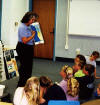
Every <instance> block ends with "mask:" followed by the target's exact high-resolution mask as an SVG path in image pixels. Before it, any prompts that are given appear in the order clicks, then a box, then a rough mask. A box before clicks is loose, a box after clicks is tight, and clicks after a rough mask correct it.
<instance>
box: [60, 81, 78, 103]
mask: <svg viewBox="0 0 100 105" xmlns="http://www.w3.org/2000/svg"><path fill="white" fill-rule="evenodd" d="M59 86H60V87H61V88H62V89H63V90H64V92H65V94H66V98H67V100H68V101H77V100H78V95H77V96H76V97H72V96H69V95H68V94H67V80H62V81H61V82H60V83H59Z"/></svg>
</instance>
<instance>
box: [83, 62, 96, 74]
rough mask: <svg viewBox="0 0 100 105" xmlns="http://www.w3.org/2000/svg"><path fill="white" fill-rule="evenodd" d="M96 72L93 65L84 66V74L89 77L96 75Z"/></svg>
mask: <svg viewBox="0 0 100 105" xmlns="http://www.w3.org/2000/svg"><path fill="white" fill-rule="evenodd" d="M94 71H95V67H94V66H93V65H91V64H86V65H85V66H84V69H83V73H84V74H86V75H88V76H92V74H94Z"/></svg>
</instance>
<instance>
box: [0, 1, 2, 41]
mask: <svg viewBox="0 0 100 105" xmlns="http://www.w3.org/2000/svg"><path fill="white" fill-rule="evenodd" d="M0 7H1V8H0V40H1V23H2V0H1V3H0Z"/></svg>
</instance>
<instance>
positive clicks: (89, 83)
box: [75, 76, 94, 99]
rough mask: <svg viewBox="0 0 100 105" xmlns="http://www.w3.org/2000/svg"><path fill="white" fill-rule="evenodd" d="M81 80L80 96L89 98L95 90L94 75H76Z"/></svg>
mask: <svg viewBox="0 0 100 105" xmlns="http://www.w3.org/2000/svg"><path fill="white" fill-rule="evenodd" d="M75 78H76V79H77V80H78V82H79V98H80V99H88V98H90V97H91V96H92V94H93V91H94V76H83V77H75Z"/></svg>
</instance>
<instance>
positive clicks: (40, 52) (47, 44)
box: [32, 0, 55, 59]
mask: <svg viewBox="0 0 100 105" xmlns="http://www.w3.org/2000/svg"><path fill="white" fill-rule="evenodd" d="M32 9H33V12H35V13H37V14H38V15H39V19H38V22H39V23H40V28H41V31H42V34H43V38H44V44H39V45H36V46H35V47H34V57H38V58H49V59H52V58H53V48H54V26H55V24H54V23H55V0H33V7H32Z"/></svg>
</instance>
